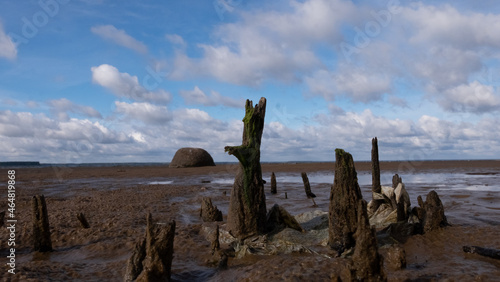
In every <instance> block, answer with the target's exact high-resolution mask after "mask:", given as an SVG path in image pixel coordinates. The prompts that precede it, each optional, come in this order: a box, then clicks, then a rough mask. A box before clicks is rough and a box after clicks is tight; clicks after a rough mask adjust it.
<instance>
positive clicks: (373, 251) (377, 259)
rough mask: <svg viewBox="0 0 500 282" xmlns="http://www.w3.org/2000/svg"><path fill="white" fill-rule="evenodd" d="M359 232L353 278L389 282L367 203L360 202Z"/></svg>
mask: <svg viewBox="0 0 500 282" xmlns="http://www.w3.org/2000/svg"><path fill="white" fill-rule="evenodd" d="M358 211H359V212H358V221H357V225H358V226H357V230H356V233H355V234H354V238H355V239H356V246H355V248H354V254H353V256H352V260H353V262H354V273H353V276H354V277H355V278H356V280H357V281H387V278H386V276H385V273H384V267H383V259H382V257H381V256H380V254H379V253H378V245H377V237H376V236H375V229H372V228H371V227H370V222H369V221H368V214H367V211H366V202H365V200H363V199H360V200H359V201H358Z"/></svg>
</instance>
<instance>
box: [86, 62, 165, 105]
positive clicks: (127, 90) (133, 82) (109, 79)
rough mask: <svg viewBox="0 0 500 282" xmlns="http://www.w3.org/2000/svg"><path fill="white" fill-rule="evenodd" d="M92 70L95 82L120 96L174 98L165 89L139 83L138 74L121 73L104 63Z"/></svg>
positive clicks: (157, 99) (161, 100) (148, 99)
mask: <svg viewBox="0 0 500 282" xmlns="http://www.w3.org/2000/svg"><path fill="white" fill-rule="evenodd" d="M91 71H92V81H93V82H94V83H97V84H99V85H101V86H103V87H105V88H107V89H109V90H110V91H111V92H113V93H114V94H115V95H116V96H118V97H123V98H128V99H133V100H137V101H141V102H158V103H168V102H170V100H171V99H172V96H171V95H170V93H168V92H166V91H165V90H162V89H159V90H156V91H148V90H147V89H145V88H144V87H142V86H141V85H140V84H139V80H138V79H137V76H132V75H130V74H128V73H121V72H119V71H118V69H117V68H115V67H114V66H111V65H108V64H102V65H100V66H98V67H92V68H91Z"/></svg>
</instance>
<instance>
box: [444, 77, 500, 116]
mask: <svg viewBox="0 0 500 282" xmlns="http://www.w3.org/2000/svg"><path fill="white" fill-rule="evenodd" d="M438 102H439V104H440V105H441V106H442V107H443V109H445V110H447V111H450V112H472V113H484V112H492V111H500V97H499V95H498V94H497V93H496V91H495V89H494V88H493V86H489V85H483V84H481V83H479V82H478V81H473V82H471V83H469V84H462V85H459V86H457V87H454V88H450V89H448V90H446V91H445V92H444V93H443V95H442V96H441V97H440V98H439V99H438Z"/></svg>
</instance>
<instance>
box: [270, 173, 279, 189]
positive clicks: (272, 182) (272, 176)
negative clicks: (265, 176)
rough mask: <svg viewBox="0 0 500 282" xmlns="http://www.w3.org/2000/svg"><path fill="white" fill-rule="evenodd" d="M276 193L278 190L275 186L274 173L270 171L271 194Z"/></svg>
mask: <svg viewBox="0 0 500 282" xmlns="http://www.w3.org/2000/svg"><path fill="white" fill-rule="evenodd" d="M276 193H278V190H277V188H276V175H274V172H273V173H271V194H276Z"/></svg>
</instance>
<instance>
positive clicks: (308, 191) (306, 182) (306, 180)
mask: <svg viewBox="0 0 500 282" xmlns="http://www.w3.org/2000/svg"><path fill="white" fill-rule="evenodd" d="M301 175H302V182H304V189H305V190H306V196H307V198H309V199H312V201H313V203H314V206H315V207H317V205H316V202H315V201H314V199H313V198H316V195H314V193H313V192H312V191H311V184H309V178H308V177H307V173H305V172H302V173H301Z"/></svg>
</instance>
